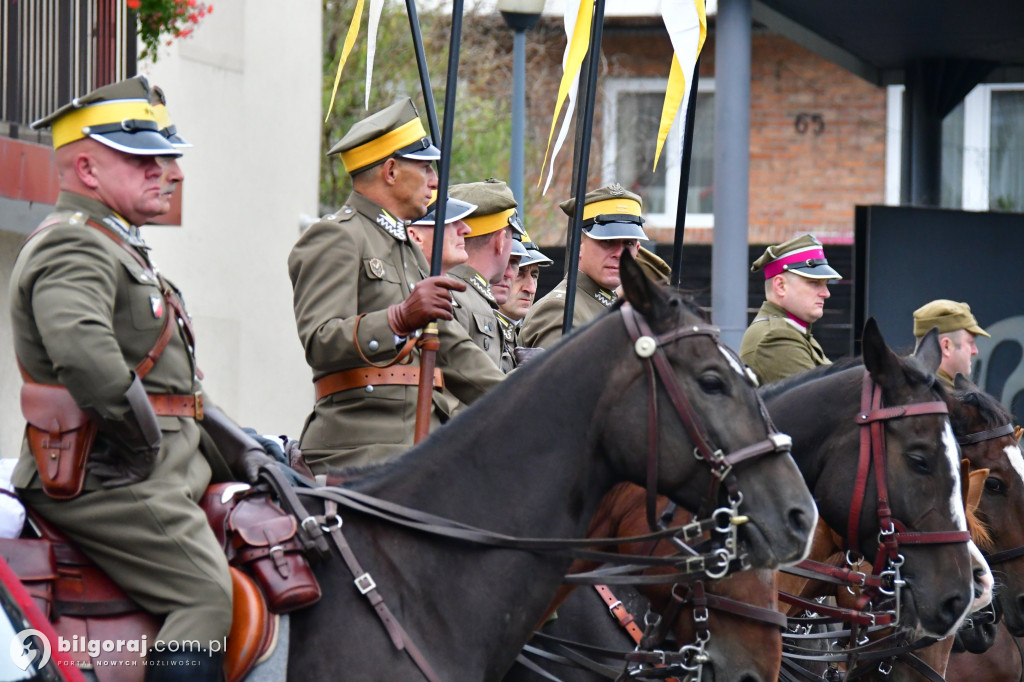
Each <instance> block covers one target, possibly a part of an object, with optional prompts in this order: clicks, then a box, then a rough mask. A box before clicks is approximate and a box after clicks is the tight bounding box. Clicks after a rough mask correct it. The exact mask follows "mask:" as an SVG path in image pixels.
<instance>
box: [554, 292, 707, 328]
mask: <svg viewBox="0 0 1024 682" xmlns="http://www.w3.org/2000/svg"><path fill="white" fill-rule="evenodd" d="M658 286H659V287H660V288H661V289H662V290H663V291H664V292H665V293H666V295H667V296H668V299H669V301H678V302H679V303H681V304H683V307H684V308H686V310H687V311H688V312H689V313H691V314H693V315H696V316H697V317H699V318H700V319H701V320H702V321H703V322H708V323H710V322H711V318H710V316H709V315H708V311H707V310H705V309H704V308H701V307H700V306H699V305H697V301H696V298H695V297H696V294H697V292H696V291H692V290H688V289H682V288H680V287H674V286H671V285H668V284H658ZM625 302H626V299H625V298H623V297H621V296H620V297H619V298H617V299H615V302H614V303H612V306H611V308H609V312H614V311H616V310H618V309H619V308H621V307H622V304H623V303H625ZM573 331H576V330H575V329H574V330H573Z"/></svg>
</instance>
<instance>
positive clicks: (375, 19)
mask: <svg viewBox="0 0 1024 682" xmlns="http://www.w3.org/2000/svg"><path fill="white" fill-rule="evenodd" d="M383 11H384V0H370V25H369V28H368V29H367V40H368V42H367V43H366V99H365V101H364V103H363V107H364V108H366V109H369V108H370V80H371V79H372V78H373V57H374V55H376V54H377V26H378V25H380V15H381V12H383Z"/></svg>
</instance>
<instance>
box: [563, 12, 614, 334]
mask: <svg viewBox="0 0 1024 682" xmlns="http://www.w3.org/2000/svg"><path fill="white" fill-rule="evenodd" d="M604 1H605V0H595V1H594V17H593V22H592V23H591V26H590V49H589V50H588V52H587V61H586V64H587V67H588V69H587V80H586V90H585V91H584V97H583V99H584V102H583V108H582V109H581V110H580V112H579V118H577V119H576V125H577V127H578V128H577V129H578V132H579V134H577V136H576V144H577V150H576V151H577V152H578V153H577V154H576V155H575V157H574V159H575V161H576V164H575V167H574V168H573V197H574V199H575V202H576V203H575V208H574V210H573V212H572V218H571V219H570V220H569V234H568V236H569V244H568V251H569V253H568V259H567V261H568V262H567V265H566V268H567V272H566V285H565V314H564V315H563V316H562V336H565V335H566V334H568V333H569V330H570V329H572V316H573V312H574V309H575V307H576V280H577V270H578V269H579V263H580V243H581V240H582V239H583V200H584V195H586V193H587V175H588V174H589V173H588V170H589V167H590V136H591V134H592V131H593V129H594V100H595V97H596V95H597V72H598V70H599V67H600V66H601V37H602V35H603V34H604Z"/></svg>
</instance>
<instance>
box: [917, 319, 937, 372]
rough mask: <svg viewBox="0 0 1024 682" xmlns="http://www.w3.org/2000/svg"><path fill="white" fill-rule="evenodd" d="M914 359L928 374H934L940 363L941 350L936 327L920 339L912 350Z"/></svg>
mask: <svg viewBox="0 0 1024 682" xmlns="http://www.w3.org/2000/svg"><path fill="white" fill-rule="evenodd" d="M914 357H915V358H916V359H917V361H918V362H920V363H921V366H922V367H924V368H925V369H926V370H927V371H928V372H929V373H931V374H935V371H936V370H937V369H938V368H939V365H940V364H941V363H942V348H941V347H940V346H939V328H938V327H932V328H931V329H929V330H928V333H927V334H925V335H924V336H923V337H922V338H921V340H920V341H919V342H918V344H917V348H915V349H914Z"/></svg>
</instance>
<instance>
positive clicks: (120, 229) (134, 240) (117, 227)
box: [103, 215, 146, 248]
mask: <svg viewBox="0 0 1024 682" xmlns="http://www.w3.org/2000/svg"><path fill="white" fill-rule="evenodd" d="M103 224H104V225H106V226H107V227H109V228H111V229H112V230H114V232H116V233H117V234H119V235H120V236H121V238H122V239H124V240H125V241H126V242H128V243H129V244H131V245H132V246H139V247H142V248H146V242H144V241H142V237H141V236H140V235H139V230H138V228H136V227H133V226H132V225H129V224H128V222H127V221H125V220H122V219H121V217H120V216H117V215H108V216H106V217H104V218H103Z"/></svg>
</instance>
